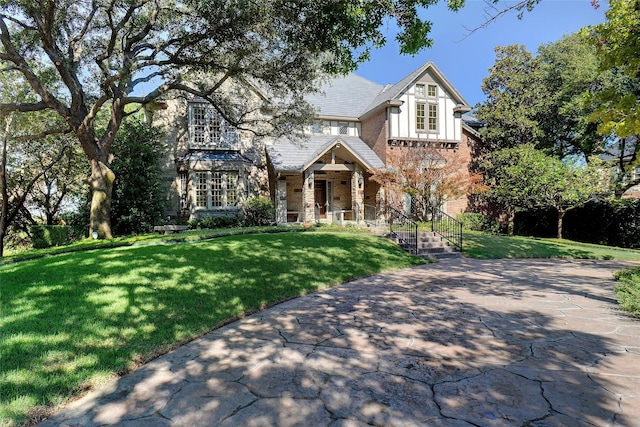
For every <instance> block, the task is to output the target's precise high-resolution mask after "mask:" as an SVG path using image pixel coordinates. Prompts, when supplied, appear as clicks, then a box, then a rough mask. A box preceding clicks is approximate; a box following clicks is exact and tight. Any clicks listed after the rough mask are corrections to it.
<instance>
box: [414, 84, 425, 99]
mask: <svg viewBox="0 0 640 427" xmlns="http://www.w3.org/2000/svg"><path fill="white" fill-rule="evenodd" d="M415 93H416V96H417V97H420V98H424V85H423V84H421V83H419V84H416V90H415Z"/></svg>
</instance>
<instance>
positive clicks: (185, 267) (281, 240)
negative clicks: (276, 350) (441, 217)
mask: <svg viewBox="0 0 640 427" xmlns="http://www.w3.org/2000/svg"><path fill="white" fill-rule="evenodd" d="M422 262H423V261H422V260H420V259H417V258H415V257H411V256H409V255H407V254H405V253H404V252H403V251H402V250H401V249H400V248H399V247H397V246H396V245H394V244H392V243H391V242H389V241H387V240H385V239H382V238H377V237H373V236H370V235H358V234H345V233H325V232H313V233H278V234H256V235H241V236H233V237H222V238H218V239H213V240H208V241H201V242H188V243H173V244H155V245H145V246H130V247H121V248H108V249H98V250H89V251H81V252H73V253H67V254H61V255H55V256H47V257H43V258H38V259H33V260H28V261H23V262H16V263H9V264H5V265H2V266H0V282H1V283H2V293H1V295H0V300H1V304H2V306H1V310H2V317H1V319H0V360H2V363H0V419H1V420H2V422H0V425H4V424H9V425H11V424H16V425H19V424H21V423H24V422H25V421H26V420H27V419H28V417H29V416H30V415H33V413H34V411H36V412H37V411H42V410H46V408H47V407H52V406H55V405H57V404H60V403H62V402H64V401H65V400H66V399H67V398H69V396H71V395H74V394H77V393H80V391H82V390H86V389H87V388H90V387H93V386H95V385H97V384H100V383H103V382H105V381H107V380H108V379H110V378H113V376H114V375H116V374H118V373H122V372H126V371H127V370H128V369H130V368H132V367H134V366H135V365H137V364H140V363H143V362H145V361H148V360H150V359H152V358H154V357H156V356H157V355H159V354H161V353H163V352H166V351H167V350H169V349H172V348H175V347H176V346H178V345H180V344H181V343H184V342H185V341H188V340H190V339H192V338H193V337H196V336H199V335H201V334H203V333H205V332H207V331H209V330H211V329H212V328H214V327H216V325H220V324H222V323H224V322H227V321H229V320H230V319H234V318H236V317H238V316H240V315H242V314H245V313H249V312H252V311H255V310H258V309H260V308H263V307H266V306H269V305H272V304H274V303H276V302H278V301H282V300H285V299H288V298H291V297H295V296H298V295H302V294H305V293H308V292H313V291H315V290H317V289H322V288H326V287H329V286H332V285H336V284H339V283H342V282H345V281H348V280H351V279H354V278H356V277H362V276H367V275H371V274H374V273H378V272H381V271H387V270H391V269H396V268H400V267H406V266H410V265H415V264H418V263H422ZM3 423H4V424H3Z"/></svg>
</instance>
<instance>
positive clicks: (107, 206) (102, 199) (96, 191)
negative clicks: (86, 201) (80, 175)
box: [89, 159, 116, 239]
mask: <svg viewBox="0 0 640 427" xmlns="http://www.w3.org/2000/svg"><path fill="white" fill-rule="evenodd" d="M115 178H116V176H115V174H114V173H113V171H112V170H111V169H110V168H109V166H108V165H107V164H106V163H105V162H102V161H100V160H97V159H92V160H91V176H90V177H89V185H90V186H91V213H90V218H89V236H92V237H94V238H98V239H110V238H111V237H113V236H112V235H111V193H112V190H113V181H114V180H115Z"/></svg>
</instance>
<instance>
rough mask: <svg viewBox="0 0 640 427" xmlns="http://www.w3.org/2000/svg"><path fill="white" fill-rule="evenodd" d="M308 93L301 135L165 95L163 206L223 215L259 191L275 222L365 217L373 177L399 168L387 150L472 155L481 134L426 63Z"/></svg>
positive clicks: (371, 206)
mask: <svg viewBox="0 0 640 427" xmlns="http://www.w3.org/2000/svg"><path fill="white" fill-rule="evenodd" d="M307 100H308V101H309V102H310V103H311V104H312V105H313V106H314V107H315V108H316V110H317V116H316V121H315V123H314V124H313V125H312V126H309V128H308V132H307V133H308V138H307V139H306V140H305V141H302V142H298V141H293V140H291V139H290V138H286V137H283V138H279V139H276V140H269V139H266V138H256V137H254V136H252V134H251V133H249V132H239V131H237V130H236V129H234V128H233V127H231V126H229V125H228V124H226V122H225V121H224V120H223V119H222V118H221V117H220V115H219V114H218V113H217V112H216V110H215V109H213V108H212V107H211V106H209V105H208V104H206V103H204V102H202V101H199V100H197V99H194V100H191V101H174V102H168V103H167V105H166V110H165V111H164V113H163V116H164V117H172V118H173V119H172V121H173V123H172V124H171V125H170V126H168V129H170V130H169V131H168V137H167V153H168V154H167V156H168V157H167V161H166V164H165V165H164V170H165V179H166V181H167V184H168V186H169V187H170V188H171V191H170V194H171V197H170V204H171V209H170V210H169V212H167V213H168V214H169V215H179V214H180V213H182V214H183V215H186V216H188V217H190V218H198V217H201V216H206V215H222V214H225V215H226V214H229V213H235V212H236V211H237V209H238V207H239V206H240V204H241V203H242V200H244V199H246V198H247V197H249V196H251V195H264V196H269V197H271V198H272V200H273V201H274V204H275V206H276V220H277V222H279V223H285V222H305V223H306V222H315V221H345V220H354V221H361V220H363V219H364V218H365V216H371V215H380V212H381V210H380V209H379V206H380V203H381V201H382V200H383V198H384V191H381V190H382V189H381V188H380V184H378V183H377V182H375V181H373V180H371V176H372V174H373V173H374V171H376V170H382V169H384V168H392V167H395V166H396V165H393V164H390V163H389V162H388V158H389V157H390V156H389V155H388V154H389V152H390V150H411V149H414V148H415V147H424V146H430V147H435V148H437V149H438V150H441V152H442V153H444V156H445V157H446V153H449V152H450V153H453V152H457V153H459V154H462V155H463V156H464V157H465V158H468V160H469V161H470V160H471V148H472V145H473V143H474V141H477V140H479V134H478V133H477V132H476V129H474V127H473V126H472V125H470V124H466V123H465V122H464V121H463V117H462V115H463V114H464V113H466V112H468V111H470V110H471V108H470V106H469V105H468V103H467V102H466V101H465V100H464V98H463V97H462V96H461V95H460V93H459V92H458V91H457V90H456V89H455V88H454V87H453V85H452V84H451V83H450V82H449V81H448V80H447V79H446V78H445V76H444V75H443V74H442V73H441V72H440V71H439V70H438V69H437V67H436V66H435V65H434V64H433V63H431V62H428V63H427V64H425V65H424V66H422V67H420V68H419V69H418V70H416V71H414V72H413V73H411V74H409V75H408V76H407V77H405V78H404V79H402V80H401V81H400V82H398V83H397V84H395V85H387V86H383V85H380V84H377V83H374V82H371V81H369V80H367V79H365V78H362V77H360V76H357V75H355V74H349V75H347V76H344V77H340V78H335V79H333V80H331V81H329V82H328V83H326V84H325V85H324V87H323V88H322V91H321V93H318V94H313V95H310V96H308V97H307ZM176 118H177V119H176ZM164 121H165V122H166V119H165V120H164ZM465 207H466V198H460V199H458V200H447V201H446V203H445V206H444V210H445V211H448V212H449V213H450V214H457V213H459V212H462V211H463V210H464V209H465ZM373 212H377V214H375V213H373Z"/></svg>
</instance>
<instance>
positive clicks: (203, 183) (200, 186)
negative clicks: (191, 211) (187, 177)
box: [195, 172, 208, 208]
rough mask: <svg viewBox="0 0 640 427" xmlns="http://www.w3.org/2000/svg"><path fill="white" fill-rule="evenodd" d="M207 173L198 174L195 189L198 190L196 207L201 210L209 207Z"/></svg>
mask: <svg viewBox="0 0 640 427" xmlns="http://www.w3.org/2000/svg"><path fill="white" fill-rule="evenodd" d="M207 181H208V179H207V172H196V174H195V189H196V206H197V207H199V208H206V207H207V196H208V194H207V193H208V188H207Z"/></svg>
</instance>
